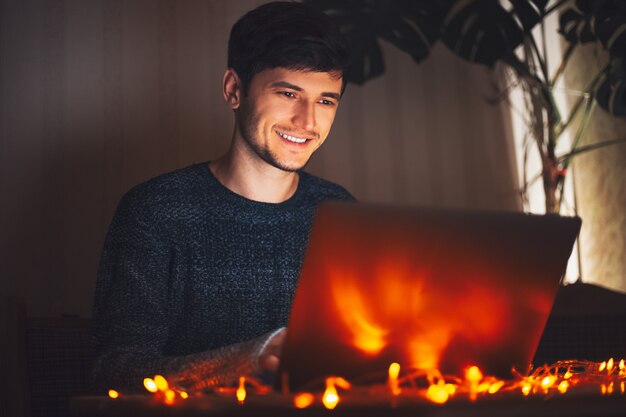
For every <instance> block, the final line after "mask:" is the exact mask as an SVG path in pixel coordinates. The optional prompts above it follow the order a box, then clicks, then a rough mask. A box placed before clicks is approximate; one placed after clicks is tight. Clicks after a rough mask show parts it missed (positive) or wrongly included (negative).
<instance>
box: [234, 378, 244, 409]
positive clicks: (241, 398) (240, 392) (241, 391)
mask: <svg viewBox="0 0 626 417" xmlns="http://www.w3.org/2000/svg"><path fill="white" fill-rule="evenodd" d="M236 395H237V401H238V402H239V404H243V402H244V401H245V400H246V378H245V377H243V376H240V377H239V387H237V393H236Z"/></svg>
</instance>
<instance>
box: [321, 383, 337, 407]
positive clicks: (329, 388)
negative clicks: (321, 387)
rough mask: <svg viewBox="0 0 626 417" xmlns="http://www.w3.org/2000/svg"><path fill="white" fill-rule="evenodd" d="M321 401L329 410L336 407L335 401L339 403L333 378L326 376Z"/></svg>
mask: <svg viewBox="0 0 626 417" xmlns="http://www.w3.org/2000/svg"><path fill="white" fill-rule="evenodd" d="M322 403H323V404H324V407H326V408H327V409H329V410H332V409H334V408H335V407H337V403H339V394H337V388H335V383H334V380H333V378H326V390H325V391H324V396H323V397H322Z"/></svg>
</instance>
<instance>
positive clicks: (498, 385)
mask: <svg viewBox="0 0 626 417" xmlns="http://www.w3.org/2000/svg"><path fill="white" fill-rule="evenodd" d="M503 385H504V381H498V382H496V383H494V384H491V385H490V386H489V390H488V391H487V392H489V394H495V393H496V392H498V391H500V388H502V386H503Z"/></svg>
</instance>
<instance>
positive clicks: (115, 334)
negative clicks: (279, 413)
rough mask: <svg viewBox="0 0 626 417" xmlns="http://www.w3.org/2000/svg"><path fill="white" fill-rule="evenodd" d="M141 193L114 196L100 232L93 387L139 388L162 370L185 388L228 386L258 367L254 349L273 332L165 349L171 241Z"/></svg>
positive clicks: (257, 353)
mask: <svg viewBox="0 0 626 417" xmlns="http://www.w3.org/2000/svg"><path fill="white" fill-rule="evenodd" d="M140 195H141V194H140V193H137V192H136V191H131V192H129V193H128V194H126V195H125V196H124V198H123V199H122V201H121V202H120V204H119V206H118V209H117V211H116V214H115V216H114V218H113V221H112V223H111V226H110V229H109V233H108V235H107V238H106V242H105V245H104V250H103V253H102V257H101V261H100V266H99V270H98V279H97V284H96V293H95V300H94V315H93V317H94V333H95V342H96V358H95V362H94V367H93V371H92V378H93V382H94V387H95V388H97V389H107V388H117V389H127V390H128V389H132V390H134V389H141V387H142V383H143V379H144V378H145V377H152V376H154V375H156V374H162V375H165V376H166V377H168V379H169V380H173V381H175V382H176V383H177V384H178V385H180V386H181V387H184V388H186V389H190V390H193V389H201V388H205V387H210V386H215V385H227V384H230V383H232V382H233V381H235V380H236V379H237V378H238V377H239V376H241V375H251V374H255V373H257V372H258V371H259V369H258V356H259V353H260V351H261V350H262V348H263V346H265V344H266V343H267V340H268V339H269V338H270V337H271V333H269V334H266V335H263V336H260V337H258V338H256V339H253V340H248V341H244V342H242V343H237V344H233V345H229V346H225V347H223V348H219V349H217V350H210V351H205V352H200V353H194V354H189V355H184V356H167V355H164V353H163V351H164V346H165V345H166V343H167V340H168V337H169V336H170V332H171V329H172V326H173V324H172V322H171V321H170V317H169V315H168V303H169V302H170V301H169V297H168V293H169V290H170V276H169V272H170V271H169V268H170V265H171V260H172V256H173V255H172V249H171V244H170V242H168V240H167V239H166V237H165V236H164V233H162V232H161V231H159V227H158V222H156V221H155V220H154V218H153V217H154V216H152V214H151V213H150V210H149V209H148V208H149V207H150V204H148V202H147V201H145V198H142V197H140Z"/></svg>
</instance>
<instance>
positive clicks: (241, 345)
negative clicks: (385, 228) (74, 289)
mask: <svg viewBox="0 0 626 417" xmlns="http://www.w3.org/2000/svg"><path fill="white" fill-rule="evenodd" d="M299 175H300V180H299V184H298V188H297V190H296V192H295V194H294V195H293V196H292V197H291V198H290V199H289V200H287V201H285V202H283V203H278V204H272V203H261V202H256V201H252V200H248V199H246V198H244V197H242V196H239V195H238V194H235V193H233V192H232V191H230V190H229V189H227V188H226V187H224V186H223V185H221V184H220V183H219V181H217V179H216V178H215V177H214V176H213V174H212V173H211V171H210V170H209V168H208V164H207V163H204V164H198V165H193V166H190V167H187V168H184V169H181V170H178V171H175V172H173V173H169V174H165V175H162V176H160V177H157V178H155V179H152V180H150V181H148V182H146V183H143V184H141V185H139V186H137V187H135V188H133V189H132V190H130V191H129V192H128V193H127V194H126V195H125V196H124V197H123V198H122V200H121V202H120V204H119V206H118V208H117V211H116V213H115V216H114V218H113V221H112V223H111V227H110V229H109V233H108V236H107V239H106V242H105V246H104V250H103V253H102V258H101V261H100V268H99V271H98V280H97V286H96V294H95V304H94V316H93V317H94V324H95V336H96V347H97V352H96V362H95V366H94V372H93V376H94V382H95V383H96V386H98V387H101V388H106V387H111V388H119V389H124V388H126V389H128V388H140V387H141V386H142V381H143V378H145V377H147V376H153V375H155V374H165V375H168V376H169V377H170V378H173V379H175V380H177V381H178V382H177V383H178V384H179V385H181V386H184V387H187V388H195V389H198V388H202V387H205V386H212V385H216V384H219V385H225V384H229V383H231V382H232V381H234V380H235V379H236V378H237V377H238V376H240V375H250V374H254V373H257V372H258V371H259V369H258V353H259V350H260V348H261V347H262V346H263V345H264V343H265V342H266V340H267V338H268V334H271V332H272V331H274V330H276V329H277V328H279V327H281V326H286V325H287V320H288V316H289V310H290V306H291V300H292V298H293V294H294V291H295V286H296V282H297V279H298V276H299V272H300V267H301V263H302V259H303V255H304V251H305V248H306V244H307V241H308V235H309V232H310V228H311V224H312V219H313V214H314V209H315V207H316V206H317V204H318V203H319V202H321V201H324V200H344V201H352V200H354V199H353V197H352V196H351V195H350V194H349V193H348V192H347V191H346V190H345V189H343V188H342V187H340V186H338V185H335V184H332V183H330V182H327V181H324V180H322V179H320V178H317V177H314V176H312V175H310V174H307V173H304V172H300V174H299Z"/></svg>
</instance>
